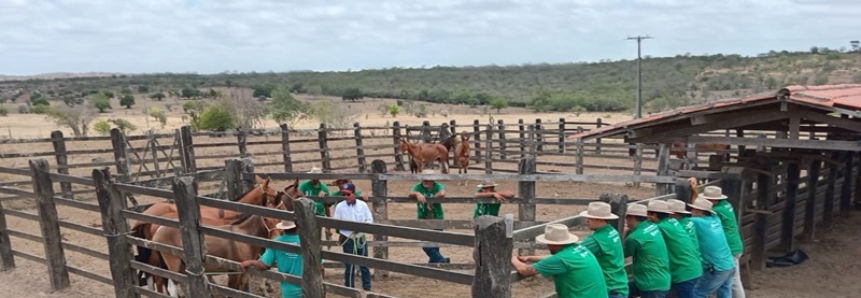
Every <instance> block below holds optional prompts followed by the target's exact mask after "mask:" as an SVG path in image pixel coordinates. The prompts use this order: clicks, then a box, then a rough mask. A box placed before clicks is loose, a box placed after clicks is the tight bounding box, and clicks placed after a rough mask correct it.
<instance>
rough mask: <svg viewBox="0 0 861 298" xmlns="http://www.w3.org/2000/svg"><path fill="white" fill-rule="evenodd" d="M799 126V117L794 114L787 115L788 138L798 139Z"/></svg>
mask: <svg viewBox="0 0 861 298" xmlns="http://www.w3.org/2000/svg"><path fill="white" fill-rule="evenodd" d="M800 128H801V117H800V116H798V115H797V114H794V115H792V116H790V117H789V139H792V140H798V137H799V129H800Z"/></svg>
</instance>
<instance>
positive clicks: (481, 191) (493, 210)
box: [472, 181, 514, 219]
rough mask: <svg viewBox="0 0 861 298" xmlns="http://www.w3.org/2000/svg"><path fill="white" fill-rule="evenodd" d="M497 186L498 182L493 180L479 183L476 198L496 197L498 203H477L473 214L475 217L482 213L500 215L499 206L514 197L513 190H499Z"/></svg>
mask: <svg viewBox="0 0 861 298" xmlns="http://www.w3.org/2000/svg"><path fill="white" fill-rule="evenodd" d="M496 186H497V184H496V183H494V182H493V181H484V182H482V183H481V184H479V185H478V189H476V190H475V195H474V196H473V197H474V198H476V199H477V198H494V199H496V201H497V202H498V203H476V204H475V212H474V213H473V214H472V218H473V219H475V218H478V217H479V216H482V215H493V216H499V207H500V206H502V202H504V201H505V200H507V199H510V198H513V197H514V192H513V191H507V190H506V191H500V192H497V191H496Z"/></svg>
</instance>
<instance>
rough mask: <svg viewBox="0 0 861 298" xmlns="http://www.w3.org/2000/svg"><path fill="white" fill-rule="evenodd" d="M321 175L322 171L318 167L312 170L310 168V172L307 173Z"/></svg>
mask: <svg viewBox="0 0 861 298" xmlns="http://www.w3.org/2000/svg"><path fill="white" fill-rule="evenodd" d="M322 173H323V170H322V169H320V168H318V167H313V168H311V170H310V171H308V174H322Z"/></svg>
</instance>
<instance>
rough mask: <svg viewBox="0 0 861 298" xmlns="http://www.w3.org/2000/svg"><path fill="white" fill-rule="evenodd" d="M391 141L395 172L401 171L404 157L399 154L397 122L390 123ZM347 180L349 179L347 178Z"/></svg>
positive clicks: (398, 126)
mask: <svg viewBox="0 0 861 298" xmlns="http://www.w3.org/2000/svg"><path fill="white" fill-rule="evenodd" d="M392 139H393V141H394V149H395V171H403V170H404V156H403V153H402V152H401V150H400V149H399V148H400V144H401V124H400V122H398V121H395V122H392ZM347 179H349V178H347Z"/></svg>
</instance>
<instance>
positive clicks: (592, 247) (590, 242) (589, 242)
mask: <svg viewBox="0 0 861 298" xmlns="http://www.w3.org/2000/svg"><path fill="white" fill-rule="evenodd" d="M580 246H583V247H585V248H586V249H588V250H589V251H590V252H592V254H593V255H594V254H597V253H598V252H600V251H601V245H599V244H598V241H595V238H593V237H592V236H591V235H590V236H589V237H586V239H583V241H582V242H580Z"/></svg>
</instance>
